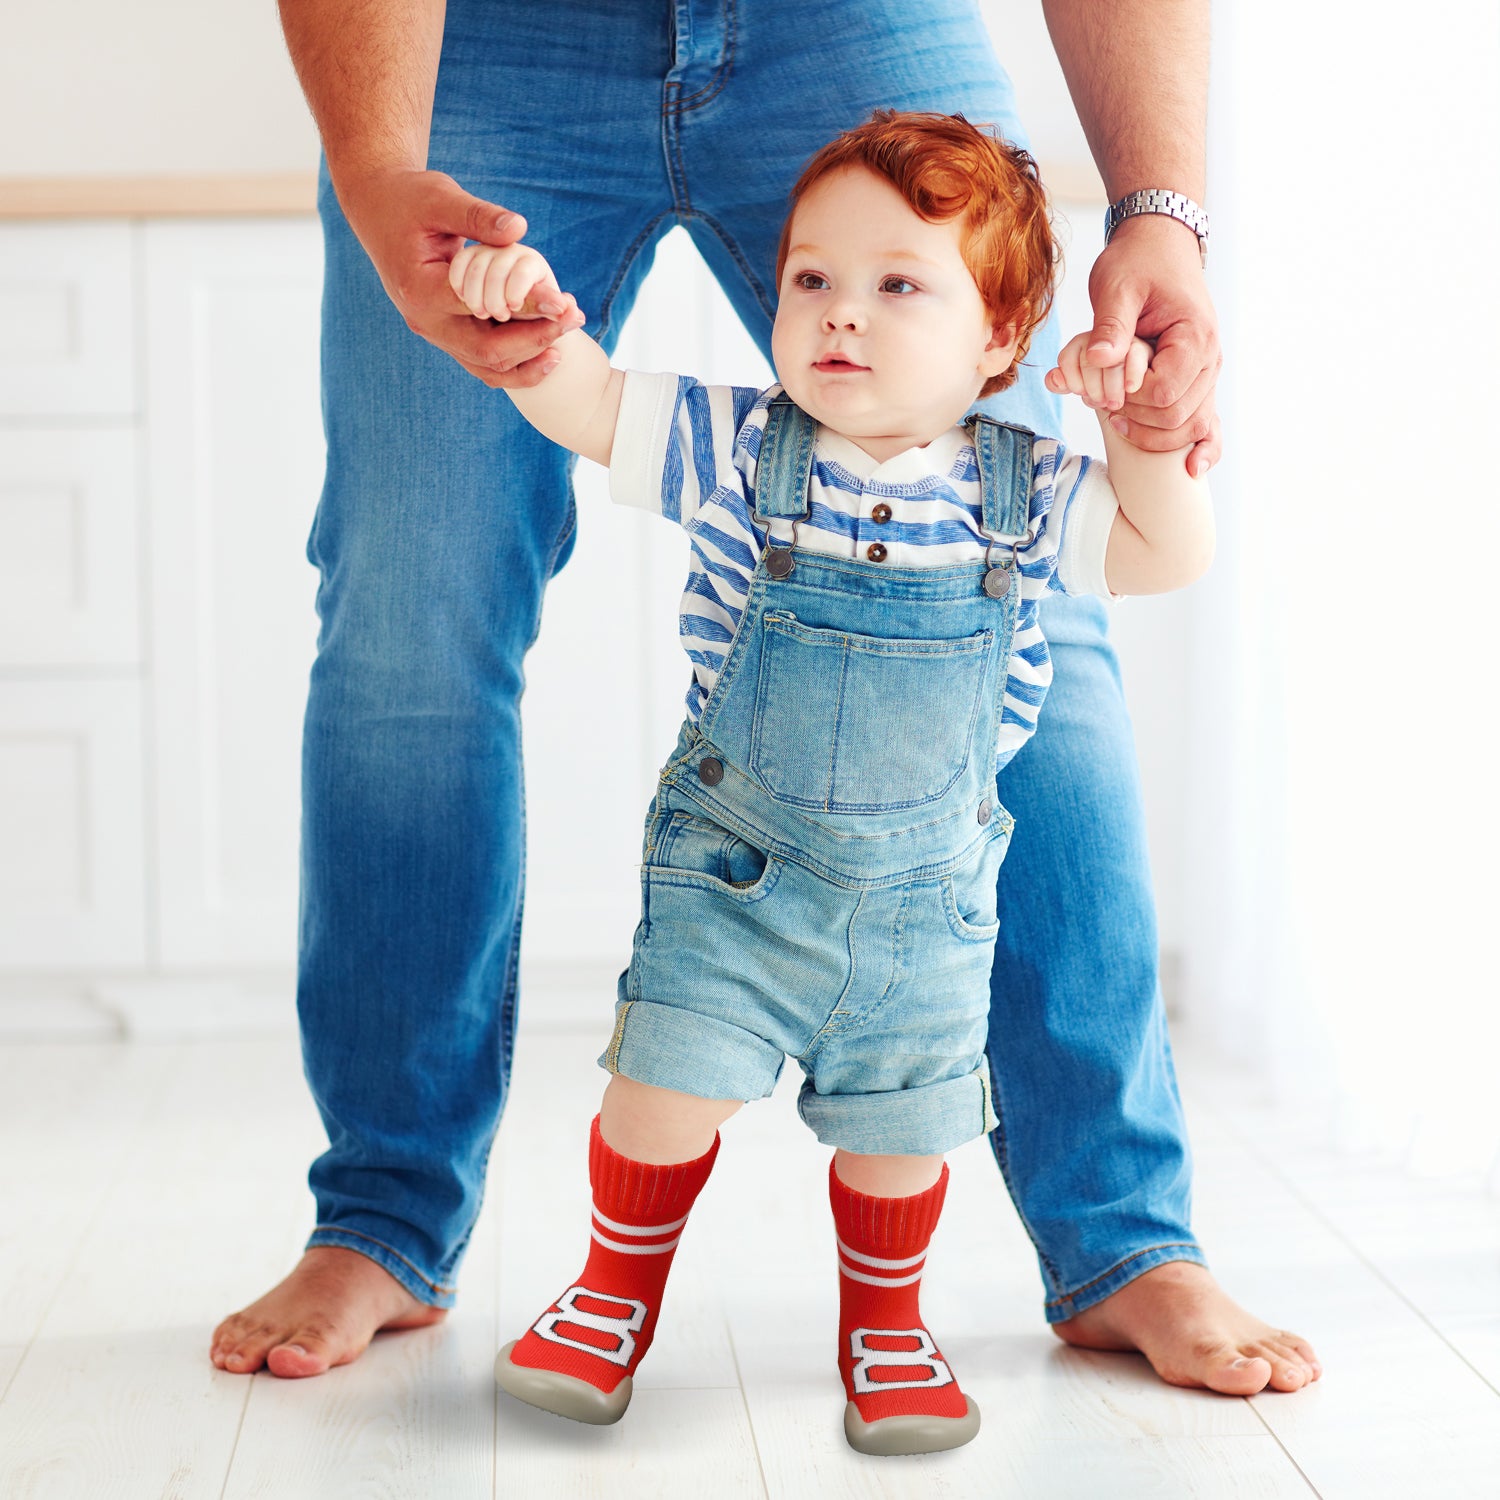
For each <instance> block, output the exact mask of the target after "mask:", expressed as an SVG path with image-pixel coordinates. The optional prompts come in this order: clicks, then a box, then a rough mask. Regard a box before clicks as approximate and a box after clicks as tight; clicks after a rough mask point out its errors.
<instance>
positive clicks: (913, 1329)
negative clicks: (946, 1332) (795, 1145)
mask: <svg viewBox="0 0 1500 1500" xmlns="http://www.w3.org/2000/svg"><path fill="white" fill-rule="evenodd" d="M947 1191H948V1168H947V1166H946V1164H945V1165H944V1167H943V1171H942V1175H941V1176H940V1177H939V1178H938V1180H937V1181H936V1182H935V1183H933V1185H932V1186H931V1187H930V1188H928V1189H927V1191H926V1192H925V1193H917V1194H915V1195H914V1196H912V1197H910V1198H874V1197H871V1196H869V1195H868V1194H866V1193H856V1192H855V1191H854V1190H853V1189H852V1188H849V1187H846V1186H845V1185H844V1183H842V1182H840V1181H839V1177H838V1173H837V1172H835V1171H834V1170H833V1166H832V1164H831V1163H830V1165H829V1169H828V1192H829V1197H830V1198H831V1199H832V1201H833V1223H834V1228H835V1229H836V1230H837V1232H838V1239H839V1374H841V1375H842V1376H843V1377H844V1391H845V1393H846V1394H847V1395H848V1397H849V1399H850V1400H851V1401H852V1402H853V1403H854V1405H855V1407H856V1408H857V1409H858V1411H859V1414H860V1417H861V1418H862V1419H863V1420H864V1421H866V1422H878V1421H880V1420H881V1418H883V1417H895V1416H907V1415H916V1414H921V1415H923V1416H933V1417H962V1416H963V1415H964V1413H965V1410H966V1405H967V1403H966V1402H965V1400H964V1393H963V1392H962V1391H961V1390H959V1388H958V1381H957V1380H956V1379H955V1378H954V1375H953V1371H952V1370H950V1369H949V1368H948V1363H947V1361H946V1360H945V1359H944V1358H943V1356H942V1354H941V1352H940V1351H939V1349H938V1347H937V1345H936V1344H935V1343H934V1342H933V1339H932V1335H931V1334H930V1333H928V1331H927V1329H926V1328H925V1327H924V1326H923V1323H922V1314H921V1313H920V1312H919V1311H918V1308H917V1295H918V1291H919V1289H920V1285H921V1280H922V1267H923V1264H924V1263H925V1261H926V1258H927V1242H928V1241H929V1240H930V1239H931V1238H932V1231H933V1230H934V1229H936V1228H937V1221H938V1216H939V1215H940V1214H941V1213H942V1211H943V1197H944V1195H945V1194H946V1193H947Z"/></svg>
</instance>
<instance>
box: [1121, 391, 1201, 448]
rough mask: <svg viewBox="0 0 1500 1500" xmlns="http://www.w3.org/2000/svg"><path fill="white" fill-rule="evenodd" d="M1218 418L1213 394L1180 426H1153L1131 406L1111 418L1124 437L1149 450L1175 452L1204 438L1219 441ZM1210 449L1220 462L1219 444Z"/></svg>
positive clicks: (1194, 444) (1138, 446)
mask: <svg viewBox="0 0 1500 1500" xmlns="http://www.w3.org/2000/svg"><path fill="white" fill-rule="evenodd" d="M1218 420H1219V419H1218V416H1217V415H1216V414H1215V412H1214V408H1213V397H1212V395H1211V394H1210V396H1209V399H1208V400H1207V401H1206V402H1205V403H1204V404H1203V405H1202V406H1201V407H1199V408H1198V409H1197V410H1196V411H1195V412H1193V413H1192V415H1191V416H1190V417H1189V418H1188V419H1187V421H1186V422H1184V423H1183V424H1182V425H1181V426H1180V427H1153V426H1151V425H1149V424H1148V423H1145V422H1140V421H1137V420H1135V419H1134V418H1133V417H1132V415H1131V409H1130V408H1129V407H1127V408H1126V409H1125V410H1124V411H1122V412H1116V413H1115V414H1114V415H1113V416H1112V417H1111V418H1110V419H1109V425H1110V426H1111V427H1113V428H1114V430H1115V431H1116V432H1118V433H1119V434H1120V436H1121V437H1123V438H1126V439H1128V440H1129V441H1130V442H1132V443H1134V444H1135V446H1136V447H1137V448H1144V449H1145V450H1146V451H1147V452H1148V453H1175V452H1176V451H1177V449H1179V448H1187V447H1189V446H1196V445H1197V444H1199V443H1203V442H1210V443H1217V438H1216V437H1215V434H1216V433H1217V431H1218ZM1208 451H1209V452H1210V453H1211V454H1212V455H1213V459H1214V461H1215V462H1217V460H1218V450H1217V447H1211V448H1210V449H1209V450H1208Z"/></svg>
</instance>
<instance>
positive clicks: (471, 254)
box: [448, 245, 573, 323]
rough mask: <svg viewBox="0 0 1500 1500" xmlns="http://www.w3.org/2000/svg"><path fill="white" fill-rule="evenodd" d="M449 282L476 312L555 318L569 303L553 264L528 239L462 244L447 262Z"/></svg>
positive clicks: (500, 317)
mask: <svg viewBox="0 0 1500 1500" xmlns="http://www.w3.org/2000/svg"><path fill="white" fill-rule="evenodd" d="M448 285H449V286H451V287H452V288H453V291H454V293H455V295H456V296H457V297H458V299H459V300H460V301H461V302H462V303H463V304H464V306H465V307H467V308H468V309H469V311H470V312H471V313H473V315H474V316H475V317H476V318H493V319H494V320H495V321H496V322H497V323H507V322H509V321H510V320H511V319H512V318H555V317H560V316H561V315H562V314H563V313H565V312H566V311H567V310H568V308H569V306H570V305H571V303H572V300H573V299H572V298H571V297H565V296H564V295H563V294H562V293H561V292H560V291H559V290H558V286H557V280H556V278H555V277H554V276H553V274H552V268H551V267H550V266H549V265H548V264H547V262H546V261H545V260H543V259H542V257H541V256H540V255H539V254H538V253H537V252H536V251H535V250H533V249H532V248H531V246H529V245H498V246H497V245H465V246H464V247H463V249H462V250H460V251H459V252H458V254H457V255H455V256H454V257H453V261H452V264H451V265H449V267H448Z"/></svg>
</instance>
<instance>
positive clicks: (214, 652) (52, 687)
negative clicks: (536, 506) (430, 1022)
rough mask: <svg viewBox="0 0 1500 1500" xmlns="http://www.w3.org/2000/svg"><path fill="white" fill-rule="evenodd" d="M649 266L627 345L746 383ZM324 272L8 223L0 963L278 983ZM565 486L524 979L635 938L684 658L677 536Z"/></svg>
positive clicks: (682, 271)
mask: <svg viewBox="0 0 1500 1500" xmlns="http://www.w3.org/2000/svg"><path fill="white" fill-rule="evenodd" d="M659 262H660V264H659V265H658V269H657V271H656V273H655V275H654V276H653V277H652V278H651V280H650V282H648V285H647V287H646V288H645V290H644V292H643V294H642V301H641V305H640V309H639V313H638V315H637V317H636V318H635V319H633V320H632V324H631V326H630V328H629V330H628V331H627V337H626V340H625V342H624V343H623V344H622V347H621V350H620V356H619V357H620V359H621V361H622V362H623V363H627V364H631V365H634V366H636V367H641V368H648V369H650V368H666V367H682V368H691V369H694V370H695V371H699V372H702V373H704V374H706V375H708V376H709V377H710V378H716V379H733V380H737V381H740V382H743V383H756V382H760V381H762V380H763V379H764V366H763V365H762V364H761V362H760V360H759V357H758V356H757V355H756V354H755V353H754V350H753V348H752V347H751V346H750V345H749V343H748V341H747V340H746V338H745V335H744V334H743V332H742V331H741V330H740V329H739V328H738V325H737V324H736V323H735V322H734V320H733V317H732V314H731V313H730V312H729V310H728V307H727V304H725V303H724V301H723V298H722V296H721V295H720V294H719V293H718V291H717V289H716V288H713V287H712V283H711V282H710V280H709V278H708V277H707V274H706V273H705V272H704V271H703V270H702V268H701V265H700V264H699V263H698V261H697V257H696V255H695V253H694V252H693V251H692V249H691V247H690V246H689V245H688V244H687V242H686V240H685V238H684V237H682V236H680V235H676V236H673V237H671V239H669V240H668V242H667V243H666V244H664V245H663V246H662V248H661V251H660V254H659ZM321 271H322V265H321V245H320V240H319V234H318V229H317V225H316V223H315V222H314V221H313V220H312V219H311V218H287V219H173V220H166V219H162V220H155V221H145V222H139V223H134V224H129V223H99V224H84V225H77V224H74V225H68V226H51V225H48V226H32V225H11V226H0V313H5V314H7V316H6V317H0V979H4V977H5V976H6V975H10V976H11V977H14V976H16V975H18V974H22V975H35V974H38V973H42V974H49V973H50V974H52V975H54V976H69V977H73V978H79V977H81V978H82V979H84V980H87V981H89V982H90V983H91V984H92V986H93V990H94V992H96V993H99V992H102V989H101V986H105V985H106V982H107V989H108V993H109V994H110V995H114V996H124V999H122V1000H121V1002H120V1005H121V1006H126V1005H128V1004H130V1003H132V1002H131V998H130V997H131V996H132V995H133V996H134V997H135V998H136V999H137V1000H139V1001H141V1003H143V1004H144V1003H148V1002H149V1003H151V1004H156V1003H157V1000H158V999H159V998H160V997H161V996H163V995H165V994H167V993H168V992H169V991H170V990H171V988H172V982H173V981H174V979H175V978H178V977H181V978H183V979H185V980H186V979H190V980H191V982H192V984H193V986H195V988H194V989H193V991H192V993H193V994H194V995H198V994H200V993H201V986H202V982H203V979H204V977H205V976H206V975H212V974H218V975H221V976H223V975H231V976H232V975H235V974H243V973H246V972H248V971H250V970H260V971H263V973H264V971H275V972H277V973H280V974H281V975H283V976H285V975H289V973H290V970H291V967H292V964H293V962H294V959H295V947H296V927H297V869H298V849H297V840H298V822H299V779H300V767H299V760H300V750H299V746H300V739H301V725H302V712H303V706H304V702H305V697H306V691H307V674H308V668H309V666H310V664H311V662H312V658H313V652H314V646H315V640H316V628H317V622H316V617H315V613H314V608H313V600H314V592H315V587H316V581H317V580H316V574H315V572H314V570H313V568H312V567H311V566H310V565H309V564H308V562H307V561H306V555H305V548H306V538H307V533H308V529H309V526H310V525H311V521H312V516H313V511H314V508H315V506H316V503H317V497H318V491H319V488H320V485H321V480H322V469H323V442H322V432H321V425H320V419H319V399H318V297H319V289H320V280H321ZM663 339H666V341H667V346H666V347H663V343H662V341H663ZM578 491H579V510H580V518H579V534H578V541H577V544H576V547H575V550H574V553H573V557H572V560H571V561H570V563H569V564H568V566H567V568H566V569H565V570H564V572H563V573H562V575H561V576H560V577H559V578H558V579H557V580H556V581H555V582H554V583H553V585H552V587H551V589H550V590H549V595H548V603H547V608H546V610H545V612H544V618H543V622H542V629H541V635H540V638H539V640H538V642H537V645H536V647H535V649H534V650H533V651H532V653H531V655H530V656H529V657H528V660H527V681H528V689H527V693H526V697H525V700H524V704H523V720H524V728H525V738H526V751H527V781H528V846H529V848H528V888H527V906H526V931H525V950H524V951H525V958H526V962H527V963H528V964H530V965H532V966H533V967H535V966H538V965H549V964H559V963H561V964H570V965H573V964H580V963H581V964H585V965H591V966H598V965H602V964H607V963H620V964H623V962H624V961H625V959H626V957H627V956H628V952H629V945H630V936H631V931H632V929H633V926H634V923H635V916H636V908H637V905H638V882H637V879H636V865H637V861H638V858H639V848H640V834H641V820H642V815H643V813H644V811H645V807H646V803H647V801H648V799H649V798H650V796H651V795H652V792H653V790H654V784H655V773H656V770H657V768H658V767H659V765H660V762H661V759H662V757H663V756H664V754H665V753H666V751H667V750H668V749H669V748H670V746H671V744H672V741H673V739H674V737H675V734H676V730H677V726H678V723H679V722H680V718H681V713H682V698H683V693H684V691H685V689H686V685H687V678H688V672H689V668H688V664H687V662H686V660H685V659H684V658H683V656H682V653H681V650H680V648H679V646H678V644H677V640H676V614H677V608H678V598H679V595H680V591H681V582H682V578H683V576H684V569H685V567H686V542H685V539H684V538H683V536H682V535H681V533H680V532H679V531H678V530H677V529H676V528H674V527H671V526H669V525H667V524H666V523H664V522H659V521H658V522H653V521H652V520H651V519H650V518H649V517H644V516H640V515H637V514H635V513H629V514H626V513H622V512H620V511H618V510H616V509H615V508H614V507H612V506H611V505H610V503H609V501H608V499H607V495H606V492H605V483H604V474H603V471H602V470H599V469H597V468H595V467H594V466H593V465H590V464H586V463H585V464H580V465H579V473H578ZM581 788H587V789H588V794H587V796H584V795H582V794H581V792H580V789H581ZM259 983H260V984H261V985H262V987H263V985H264V980H263V979H262V980H260V981H259ZM277 984H278V985H279V986H280V990H281V993H282V995H283V996H285V993H286V985H285V983H284V982H283V981H281V980H278V981H277ZM182 993H186V989H185V988H184V989H183V991H182ZM142 997H144V998H142ZM608 1002H609V997H608V995H607V994H601V997H600V1005H601V1006H602V1007H603V1011H607V1008H608ZM111 1004H112V1005H113V1001H112V1002H111ZM115 1008H117V1009H118V1008H120V1007H115ZM601 1013H603V1012H601Z"/></svg>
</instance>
